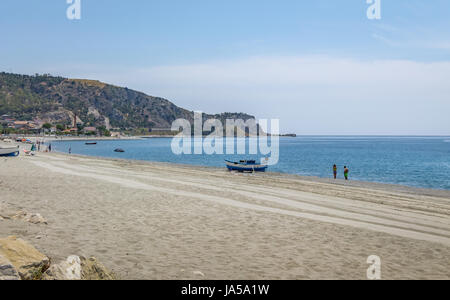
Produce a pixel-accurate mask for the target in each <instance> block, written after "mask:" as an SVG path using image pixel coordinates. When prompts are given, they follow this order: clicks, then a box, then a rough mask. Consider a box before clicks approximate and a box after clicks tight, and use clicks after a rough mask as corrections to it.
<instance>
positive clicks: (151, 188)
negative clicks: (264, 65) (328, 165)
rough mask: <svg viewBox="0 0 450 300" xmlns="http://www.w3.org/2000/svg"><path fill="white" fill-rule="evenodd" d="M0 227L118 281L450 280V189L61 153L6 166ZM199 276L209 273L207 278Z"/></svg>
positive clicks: (0, 183) (1, 233)
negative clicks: (34, 218) (14, 216)
mask: <svg viewBox="0 0 450 300" xmlns="http://www.w3.org/2000/svg"><path fill="white" fill-rule="evenodd" d="M2 209H3V210H8V211H18V210H23V211H27V212H32V213H39V214H41V215H42V216H43V217H44V218H45V219H47V221H48V224H47V225H44V224H38V225H36V224H30V223H26V222H24V221H23V220H8V219H4V220H2V219H0V237H6V236H9V235H16V236H18V237H21V238H23V239H26V240H27V241H29V242H31V243H32V244H33V245H35V246H36V248H37V249H38V250H39V251H41V252H42V253H45V254H46V255H48V256H49V257H51V258H52V260H53V261H56V262H57V261H60V260H62V259H65V258H66V257H68V256H69V255H73V254H76V255H84V256H95V257H97V258H98V259H99V260H100V261H101V262H102V263H103V264H104V265H106V266H107V267H108V268H110V269H112V270H113V271H114V272H116V273H117V274H118V275H119V276H120V277H121V278H123V279H366V270H367V268H368V267H369V265H368V264H367V258H368V256H370V255H377V256H379V257H380V258H381V263H382V265H381V272H382V273H381V275H382V278H383V279H450V192H449V191H433V190H419V189H412V188H406V187H397V186H390V185H382V184H371V183H362V182H343V181H336V182H334V181H331V180H319V179H313V178H303V177H299V176H293V175H282V174H271V173H266V174H236V173H229V172H227V171H226V170H225V168H224V169H217V168H205V167H192V166H180V165H171V164H163V163H147V162H137V161H121V160H108V159H100V158H88V157H80V156H67V155H64V154H44V153H39V154H38V155H37V156H35V157H25V156H20V157H17V158H0V215H1V211H2ZM203 275H204V276H203Z"/></svg>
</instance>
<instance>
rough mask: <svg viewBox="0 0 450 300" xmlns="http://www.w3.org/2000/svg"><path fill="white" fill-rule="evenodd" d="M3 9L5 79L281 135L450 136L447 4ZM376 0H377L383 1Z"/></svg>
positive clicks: (18, 0)
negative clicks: (238, 121) (375, 11)
mask: <svg viewBox="0 0 450 300" xmlns="http://www.w3.org/2000/svg"><path fill="white" fill-rule="evenodd" d="M66 1H67V0H45V1H35V0H1V1H0V71H5V72H13V73H21V74H35V73H50V74H52V75H58V76H64V77H69V78H88V79H96V80H101V81H104V82H107V83H111V84H115V85H119V86H124V87H128V88H132V89H135V90H139V91H142V92H145V93H147V94H149V95H152V96H159V97H163V98H166V99H169V100H170V101H172V102H174V103H175V104H176V105H178V106H181V107H184V108H187V109H189V110H195V111H204V112H206V113H220V112H225V111H227V112H246V113H249V114H252V115H255V116H256V117H257V118H268V119H272V118H278V119H279V120H280V128H281V131H282V132H284V133H297V134H305V135H307V134H313V135H314V134H317V135H450V117H449V113H450V17H449V16H450V1H448V0H433V1H429V0H379V1H380V3H381V6H380V7H381V19H379V20H370V19H368V17H367V13H366V12H367V10H368V8H369V6H370V5H371V4H367V3H366V1H367V0H314V1H312V0H310V1H301V0H278V1H274V0H272V1H268V0H228V1H218V0H164V1H163V0H159V1H153V0H133V1H119V0H81V19H79V20H69V19H68V18H67V14H66V10H67V8H68V7H69V4H67V2H66ZM373 1H375V0H373Z"/></svg>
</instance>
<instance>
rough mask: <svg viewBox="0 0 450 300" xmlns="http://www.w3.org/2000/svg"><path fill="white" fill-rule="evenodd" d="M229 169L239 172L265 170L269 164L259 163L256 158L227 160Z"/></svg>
mask: <svg viewBox="0 0 450 300" xmlns="http://www.w3.org/2000/svg"><path fill="white" fill-rule="evenodd" d="M225 163H226V165H227V168H228V170H229V171H238V172H265V171H266V170H267V168H268V166H267V165H263V164H257V163H256V161H255V160H241V161H239V162H234V161H229V160H225Z"/></svg>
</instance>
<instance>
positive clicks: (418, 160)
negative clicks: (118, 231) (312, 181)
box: [52, 136, 450, 190]
mask: <svg viewBox="0 0 450 300" xmlns="http://www.w3.org/2000/svg"><path fill="white" fill-rule="evenodd" d="M171 141H172V139H171V138H153V139H143V140H115V141H97V143H98V144H97V145H95V146H87V145H85V142H84V141H64V142H55V143H53V144H52V147H53V149H54V150H56V151H60V152H68V149H69V148H72V153H74V154H82V155H90V156H102V157H110V158H123V159H134V160H145V161H157V162H169V163H180V164H192V165H199V166H214V167H225V165H224V159H230V160H239V159H255V158H258V159H259V158H260V156H252V155H226V154H224V155H206V154H202V155H185V154H183V155H175V154H173V153H172V150H171ZM449 141H450V138H449V137H363V136H300V137H296V138H291V137H289V138H288V137H286V138H280V158H279V163H278V164H277V165H274V166H271V167H270V168H269V171H272V172H282V173H290V174H299V175H306V176H318V177H323V178H331V177H332V176H333V172H332V166H333V164H337V166H338V168H339V175H338V176H339V177H340V178H343V168H344V166H347V167H349V169H350V179H352V180H362V181H370V182H381V183H391V184H401V185H406V186H412V187H423V188H433V189H446V190H450V142H449ZM116 148H123V149H124V150H125V151H126V152H125V153H116V152H114V151H113V150H114V149H116Z"/></svg>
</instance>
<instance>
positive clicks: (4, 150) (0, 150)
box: [0, 146, 20, 156]
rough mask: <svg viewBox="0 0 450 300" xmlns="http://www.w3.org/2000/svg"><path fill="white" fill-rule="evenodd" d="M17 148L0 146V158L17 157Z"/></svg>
mask: <svg viewBox="0 0 450 300" xmlns="http://www.w3.org/2000/svg"><path fill="white" fill-rule="evenodd" d="M19 153H20V152H19V146H7V147H5V146H0V156H18V155H19Z"/></svg>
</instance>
